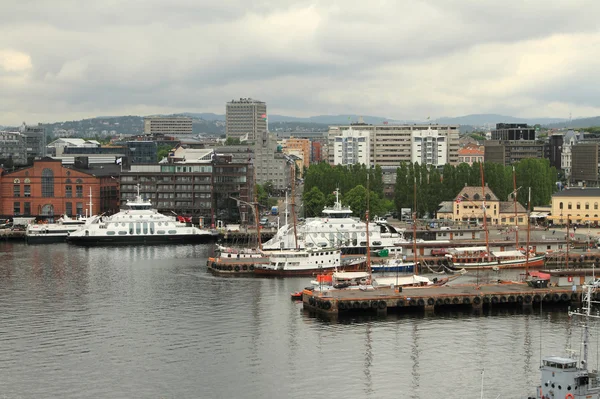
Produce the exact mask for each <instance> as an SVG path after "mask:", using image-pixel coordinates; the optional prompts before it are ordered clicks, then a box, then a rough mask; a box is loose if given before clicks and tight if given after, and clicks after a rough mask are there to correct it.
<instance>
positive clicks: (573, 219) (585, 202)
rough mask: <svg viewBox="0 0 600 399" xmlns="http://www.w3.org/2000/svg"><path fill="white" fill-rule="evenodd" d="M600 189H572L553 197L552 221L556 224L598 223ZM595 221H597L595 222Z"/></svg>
mask: <svg viewBox="0 0 600 399" xmlns="http://www.w3.org/2000/svg"><path fill="white" fill-rule="evenodd" d="M599 206H600V188H591V187H585V188H583V187H570V188H567V189H565V190H563V191H559V192H557V193H554V194H553V195H552V219H553V222H554V223H555V224H566V223H567V218H568V219H569V222H570V223H583V222H586V221H592V222H594V223H597V222H598V217H599V215H600V209H599ZM594 219H595V220H594Z"/></svg>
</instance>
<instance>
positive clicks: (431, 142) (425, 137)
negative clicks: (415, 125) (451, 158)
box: [410, 128, 448, 166]
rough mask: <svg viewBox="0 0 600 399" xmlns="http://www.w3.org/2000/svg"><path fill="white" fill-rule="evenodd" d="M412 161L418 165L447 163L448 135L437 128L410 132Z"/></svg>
mask: <svg viewBox="0 0 600 399" xmlns="http://www.w3.org/2000/svg"><path fill="white" fill-rule="evenodd" d="M410 160H411V162H412V163H414V162H418V163H419V165H436V166H437V165H445V164H446V163H448V137H447V135H445V134H440V132H439V131H438V130H437V129H431V128H429V129H427V130H417V131H413V132H412V145H411V156H410Z"/></svg>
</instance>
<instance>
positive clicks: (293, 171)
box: [290, 163, 298, 249]
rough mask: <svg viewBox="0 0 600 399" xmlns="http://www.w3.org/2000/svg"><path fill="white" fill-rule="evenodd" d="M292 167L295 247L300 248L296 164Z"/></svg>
mask: <svg viewBox="0 0 600 399" xmlns="http://www.w3.org/2000/svg"><path fill="white" fill-rule="evenodd" d="M290 167H291V169H292V170H291V173H290V175H291V176H292V221H293V222H294V248H296V249H298V232H297V231H296V164H295V163H294V164H293V165H291V166H290Z"/></svg>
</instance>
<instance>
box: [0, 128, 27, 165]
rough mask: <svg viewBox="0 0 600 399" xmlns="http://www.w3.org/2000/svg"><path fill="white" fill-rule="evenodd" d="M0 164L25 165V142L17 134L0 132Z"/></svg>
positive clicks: (23, 138) (21, 136) (20, 135)
mask: <svg viewBox="0 0 600 399" xmlns="http://www.w3.org/2000/svg"><path fill="white" fill-rule="evenodd" d="M0 163H2V164H3V165H4V166H13V165H26V164H27V142H26V140H25V136H23V135H22V134H21V133H19V132H0Z"/></svg>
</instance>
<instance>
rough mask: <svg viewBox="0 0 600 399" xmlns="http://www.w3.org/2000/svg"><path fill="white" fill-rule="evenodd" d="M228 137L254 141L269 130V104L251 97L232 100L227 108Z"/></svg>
mask: <svg viewBox="0 0 600 399" xmlns="http://www.w3.org/2000/svg"><path fill="white" fill-rule="evenodd" d="M225 124H226V126H225V133H226V134H227V138H229V137H231V138H238V139H241V138H245V137H247V138H248V140H250V141H254V140H256V139H257V138H259V137H261V135H260V134H261V133H262V132H266V131H267V104H266V103H264V102H262V101H258V100H253V99H251V98H240V99H239V101H236V100H231V101H230V102H228V103H227V107H226V110H225Z"/></svg>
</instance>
